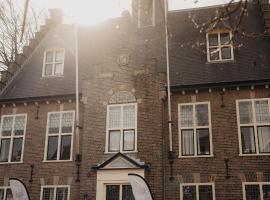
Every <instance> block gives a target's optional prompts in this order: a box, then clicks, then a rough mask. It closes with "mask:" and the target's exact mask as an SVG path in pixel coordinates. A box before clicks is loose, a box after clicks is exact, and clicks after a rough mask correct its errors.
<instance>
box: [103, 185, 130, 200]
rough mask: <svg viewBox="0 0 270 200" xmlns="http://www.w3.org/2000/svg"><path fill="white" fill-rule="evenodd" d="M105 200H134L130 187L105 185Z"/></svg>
mask: <svg viewBox="0 0 270 200" xmlns="http://www.w3.org/2000/svg"><path fill="white" fill-rule="evenodd" d="M106 200H135V198H134V196H133V193H132V188H131V185H125V184H114V185H109V184H108V185H106Z"/></svg>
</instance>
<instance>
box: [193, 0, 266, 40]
mask: <svg viewBox="0 0 270 200" xmlns="http://www.w3.org/2000/svg"><path fill="white" fill-rule="evenodd" d="M198 1H199V0H197V1H196V2H198ZM259 1H260V2H263V0H259ZM248 3H249V1H248V0H229V2H228V3H227V4H225V5H224V6H221V7H219V9H217V10H216V13H215V16H214V17H212V18H210V19H209V20H208V21H206V22H203V23H198V22H197V21H196V16H195V15H191V16H190V19H191V20H192V22H193V23H194V25H195V27H196V28H199V29H200V31H201V32H203V31H205V30H208V29H211V28H213V27H215V26H216V25H218V24H220V23H221V24H222V25H223V27H224V28H227V29H230V30H231V31H232V32H233V33H239V34H241V35H242V36H244V37H262V36H266V35H267V34H268V32H267V30H264V31H263V32H252V31H250V30H246V29H244V28H243V27H242V26H241V25H242V22H243V19H244V18H245V16H247V15H248Z"/></svg>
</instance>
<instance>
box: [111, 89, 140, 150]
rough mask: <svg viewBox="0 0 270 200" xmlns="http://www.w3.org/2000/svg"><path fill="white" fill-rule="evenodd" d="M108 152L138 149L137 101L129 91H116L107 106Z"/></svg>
mask: <svg viewBox="0 0 270 200" xmlns="http://www.w3.org/2000/svg"><path fill="white" fill-rule="evenodd" d="M106 130H107V131H106V152H136V151H137V103H136V98H135V97H134V95H133V94H132V93H130V92H127V91H120V92H117V93H115V94H114V95H113V96H112V97H111V98H110V100H109V105H108V106H107V128H106Z"/></svg>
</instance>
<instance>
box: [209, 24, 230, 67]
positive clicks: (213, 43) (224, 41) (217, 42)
mask: <svg viewBox="0 0 270 200" xmlns="http://www.w3.org/2000/svg"><path fill="white" fill-rule="evenodd" d="M206 48H207V49H206V50H207V61H208V62H210V63H213V62H226V61H233V60H234V52H233V37H232V31H231V30H229V29H213V30H210V31H208V32H207V33H206Z"/></svg>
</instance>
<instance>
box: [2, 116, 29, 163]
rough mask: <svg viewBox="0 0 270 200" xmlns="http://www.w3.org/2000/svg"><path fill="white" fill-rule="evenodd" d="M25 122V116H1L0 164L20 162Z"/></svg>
mask: <svg viewBox="0 0 270 200" xmlns="http://www.w3.org/2000/svg"><path fill="white" fill-rule="evenodd" d="M26 121H27V115H26V114H16V115H3V116H2V121H1V133H0V163H16V162H22V158H23V148H24V138H25V129H26Z"/></svg>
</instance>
